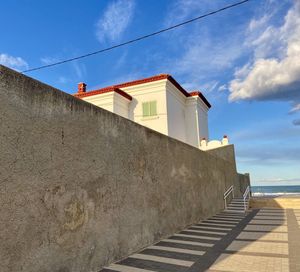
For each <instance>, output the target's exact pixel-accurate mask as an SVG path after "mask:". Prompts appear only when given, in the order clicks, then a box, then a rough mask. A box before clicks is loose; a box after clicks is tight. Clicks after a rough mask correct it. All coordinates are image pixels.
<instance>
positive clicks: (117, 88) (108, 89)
mask: <svg viewBox="0 0 300 272" xmlns="http://www.w3.org/2000/svg"><path fill="white" fill-rule="evenodd" d="M162 79H168V80H169V81H170V82H171V83H172V84H173V85H174V86H175V87H176V88H177V89H178V90H179V91H180V92H181V93H182V94H183V95H185V96H186V97H191V96H199V97H200V98H201V99H202V101H203V102H204V103H205V104H206V105H207V107H209V108H210V107H211V105H210V103H209V102H208V101H207V99H206V98H205V97H204V95H203V94H202V93H201V92H199V91H194V92H192V93H189V92H187V91H186V90H185V89H184V88H183V87H182V86H181V85H180V84H179V83H178V82H177V81H176V80H175V79H174V78H173V77H172V76H171V75H169V74H159V75H156V76H152V77H147V78H143V79H139V80H134V81H129V82H125V83H121V84H117V85H113V86H110V87H106V88H102V89H98V90H94V91H89V92H86V93H76V94H74V96H76V97H79V98H81V97H87V96H91V95H96V94H101V93H106V92H111V91H115V92H118V93H119V94H121V95H123V96H124V97H126V98H127V99H129V100H132V97H131V96H130V95H129V94H127V93H126V92H124V91H122V90H120V88H126V87H130V86H134V85H139V84H144V83H149V82H154V81H158V80H162Z"/></svg>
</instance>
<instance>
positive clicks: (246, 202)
mask: <svg viewBox="0 0 300 272" xmlns="http://www.w3.org/2000/svg"><path fill="white" fill-rule="evenodd" d="M248 196H249V198H250V186H248V187H247V188H246V190H245V192H244V194H243V198H244V210H245V211H247V210H248V206H249V201H246V200H247V198H248Z"/></svg>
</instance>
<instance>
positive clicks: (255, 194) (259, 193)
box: [252, 192, 300, 196]
mask: <svg viewBox="0 0 300 272" xmlns="http://www.w3.org/2000/svg"><path fill="white" fill-rule="evenodd" d="M282 195H300V192H298V193H287V192H276V193H262V192H253V193H252V196H282Z"/></svg>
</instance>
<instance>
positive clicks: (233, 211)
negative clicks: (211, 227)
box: [224, 209, 245, 213]
mask: <svg viewBox="0 0 300 272" xmlns="http://www.w3.org/2000/svg"><path fill="white" fill-rule="evenodd" d="M224 212H232V213H245V211H244V210H231V209H226V210H224Z"/></svg>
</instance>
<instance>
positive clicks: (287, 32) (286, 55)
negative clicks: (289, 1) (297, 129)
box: [229, 1, 300, 104]
mask: <svg viewBox="0 0 300 272" xmlns="http://www.w3.org/2000/svg"><path fill="white" fill-rule="evenodd" d="M262 21H266V20H265V19H264V20H262ZM250 26H251V23H250ZM253 27H254V26H253V22H252V26H251V28H252V29H253ZM252 46H253V47H254V49H253V51H254V60H253V61H252V62H249V63H247V64H246V65H245V66H243V67H242V68H240V69H238V70H237V71H236V73H235V78H234V80H232V81H231V82H230V86H229V90H230V96H229V100H230V101H236V100H283V101H289V102H291V103H292V104H297V103H298V102H300V2H299V1H297V2H296V3H295V4H294V6H293V7H292V8H291V9H290V10H289V11H288V13H287V15H286V16H285V20H284V23H283V25H282V26H279V27H274V26H267V27H266V28H265V29H264V30H263V31H262V32H261V33H260V34H259V35H258V36H257V37H256V39H253V41H252ZM270 52H271V53H272V54H273V56H272V57H271V56H269V57H266V56H267V55H270Z"/></svg>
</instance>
